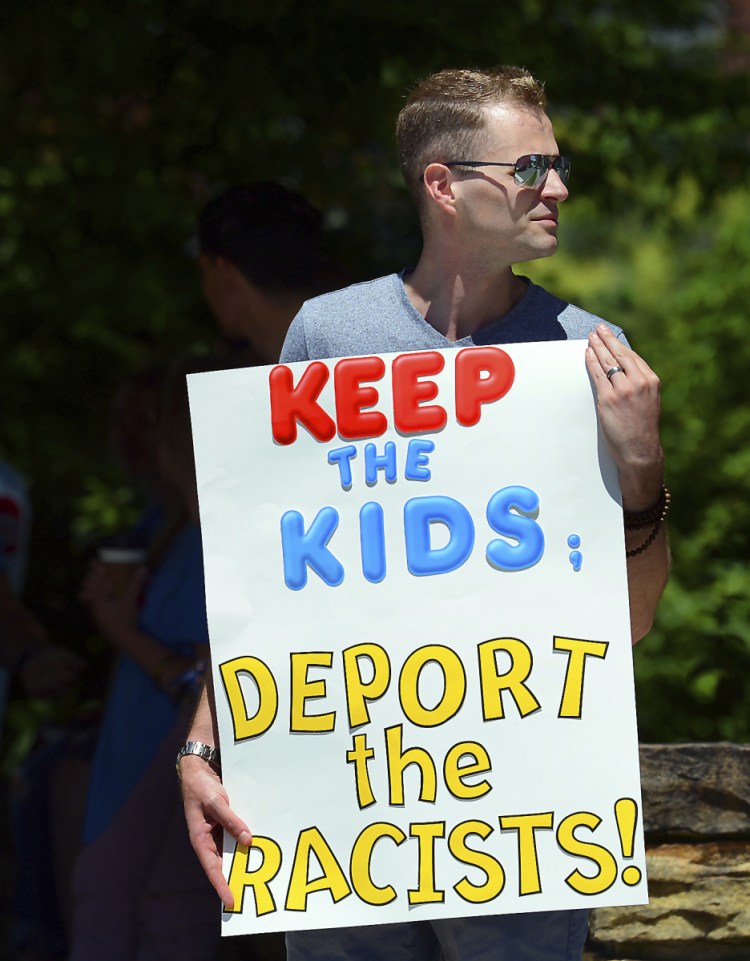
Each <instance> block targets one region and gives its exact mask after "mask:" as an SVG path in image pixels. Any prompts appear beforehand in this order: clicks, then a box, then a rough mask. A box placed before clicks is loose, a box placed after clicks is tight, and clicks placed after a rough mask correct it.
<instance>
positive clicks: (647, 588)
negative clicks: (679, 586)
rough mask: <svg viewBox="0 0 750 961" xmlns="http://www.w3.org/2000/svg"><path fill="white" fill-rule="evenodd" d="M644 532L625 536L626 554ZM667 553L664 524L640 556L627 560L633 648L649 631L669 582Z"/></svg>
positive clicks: (644, 537)
mask: <svg viewBox="0 0 750 961" xmlns="http://www.w3.org/2000/svg"><path fill="white" fill-rule="evenodd" d="M647 536H648V532H645V533H644V531H640V530H635V531H626V532H625V547H626V550H628V551H632V550H635V549H636V548H638V547H640V546H641V544H643V542H644V540H645V539H646V537H647ZM669 567H670V551H669V538H668V536H667V529H666V525H665V524H661V526H660V528H659V531H658V533H657V535H656V537H655V538H654V540H653V541H652V543H651V544H650V545H649V546H648V547H647V548H646V550H644V551H643V552H642V553H641V554H636V555H634V556H633V557H629V558H628V591H629V594H630V630H631V634H632V640H633V644H637V643H638V641H640V640H641V639H642V638H644V637H645V636H646V634H648V632H649V631H650V630H651V628H652V627H653V623H654V617H655V616H656V608H657V606H658V604H659V598H660V597H661V595H662V594H663V592H664V588H665V587H666V586H667V581H668V580H669Z"/></svg>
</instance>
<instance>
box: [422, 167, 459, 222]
mask: <svg viewBox="0 0 750 961" xmlns="http://www.w3.org/2000/svg"><path fill="white" fill-rule="evenodd" d="M423 180H424V189H425V193H426V194H427V199H428V202H429V203H434V204H437V205H438V207H440V209H441V210H443V211H444V212H445V213H448V214H453V212H454V211H455V204H456V198H455V196H454V194H453V174H452V172H451V169H450V167H446V166H445V164H441V163H431V164H428V165H427V167H425V171H424V176H423Z"/></svg>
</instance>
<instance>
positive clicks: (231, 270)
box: [213, 257, 247, 293]
mask: <svg viewBox="0 0 750 961" xmlns="http://www.w3.org/2000/svg"><path fill="white" fill-rule="evenodd" d="M213 267H214V271H215V276H216V279H217V281H218V283H219V286H220V288H221V290H223V291H224V292H225V293H227V292H231V291H233V290H236V289H237V288H238V287H240V286H242V285H246V284H247V281H246V280H245V278H244V277H243V275H242V274H241V273H240V271H239V269H238V268H237V266H236V265H235V264H234V263H232V261H231V260H227V258H226V257H215V258H214V261H213Z"/></svg>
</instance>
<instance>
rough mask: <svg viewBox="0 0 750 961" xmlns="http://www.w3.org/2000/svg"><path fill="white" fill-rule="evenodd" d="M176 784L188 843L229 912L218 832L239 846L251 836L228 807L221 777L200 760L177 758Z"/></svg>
mask: <svg viewBox="0 0 750 961" xmlns="http://www.w3.org/2000/svg"><path fill="white" fill-rule="evenodd" d="M180 781H181V782H182V800H183V803H184V805H185V819H186V821H187V825H188V833H189V835H190V843H191V844H192V845H193V849H194V851H195V853H196V854H197V855H198V860H199V861H200V863H201V865H202V867H203V870H204V871H205V872H206V875H207V877H208V880H209V881H210V882H211V884H212V885H213V886H214V888H215V889H216V893H217V894H218V895H219V897H220V898H221V900H222V903H223V904H224V907H225V908H227V910H231V909H232V908H233V907H234V898H233V896H232V892H231V891H230V890H229V885H228V884H227V882H226V880H225V878H224V873H223V871H222V848H223V843H222V830H224V831H227V832H228V833H229V834H230V835H231V836H232V837H233V838H234V839H235V840H236V841H237V842H238V843H239V844H243V845H249V844H250V843H251V842H252V834H251V833H250V829H249V828H248V826H247V825H246V824H245V823H244V821H242V820H240V818H239V817H237V815H236V814H235V813H234V811H232V809H231V808H230V807H229V798H228V796H227V792H226V791H225V790H224V785H223V784H222V783H221V778H220V777H219V775H218V774H217V773H216V771H214V769H213V768H212V767H211V766H210V765H209V764H208V763H207V762H206V761H204V760H203V759H202V758H200V757H196V756H191V755H187V756H186V757H183V758H181V760H180Z"/></svg>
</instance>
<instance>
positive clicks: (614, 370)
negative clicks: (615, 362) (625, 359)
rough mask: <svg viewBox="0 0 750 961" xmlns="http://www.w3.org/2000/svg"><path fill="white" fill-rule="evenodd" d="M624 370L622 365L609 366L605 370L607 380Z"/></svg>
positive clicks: (622, 372)
mask: <svg viewBox="0 0 750 961" xmlns="http://www.w3.org/2000/svg"><path fill="white" fill-rule="evenodd" d="M624 373H625V370H624V368H623V367H610V368H609V370H608V371H607V380H612V378H613V377H614V376H615V374H624Z"/></svg>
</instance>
